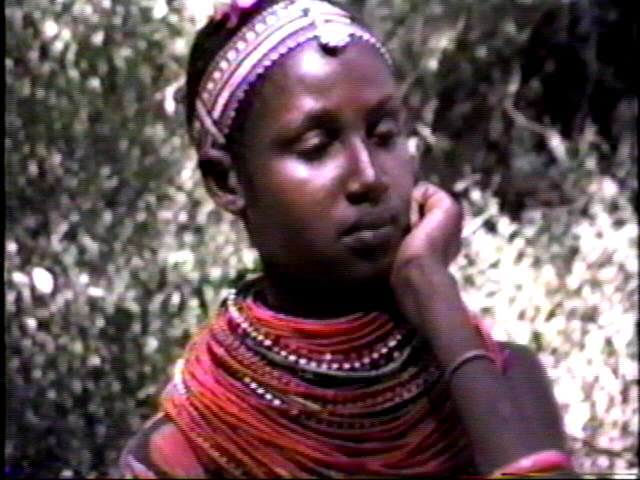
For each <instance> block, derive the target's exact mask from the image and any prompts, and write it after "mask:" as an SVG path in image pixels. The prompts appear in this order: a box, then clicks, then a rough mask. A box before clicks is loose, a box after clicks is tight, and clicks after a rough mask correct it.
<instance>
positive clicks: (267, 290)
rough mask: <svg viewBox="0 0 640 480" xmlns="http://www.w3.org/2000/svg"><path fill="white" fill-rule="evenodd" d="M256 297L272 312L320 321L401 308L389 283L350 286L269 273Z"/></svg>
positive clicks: (390, 311) (380, 282)
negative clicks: (398, 306)
mask: <svg viewBox="0 0 640 480" xmlns="http://www.w3.org/2000/svg"><path fill="white" fill-rule="evenodd" d="M256 294H257V295H258V299H259V300H260V301H261V302H263V303H264V304H265V306H266V307H268V308H270V309H271V310H274V311H276V312H280V313H283V314H286V315H291V316H297V317H303V318H313V319H318V320H320V319H330V318H337V317H342V316H345V315H350V314H353V313H359V312H387V313H390V314H392V313H394V312H395V311H396V308H397V307H396V304H395V299H394V297H393V292H392V290H391V288H390V286H389V283H388V282H386V281H375V282H370V283H368V284H362V285H358V286H348V287H347V286H341V285H335V284H331V283H328V282H313V281H308V280H300V279H293V278H286V277H283V276H278V275H268V274H267V275H265V276H264V277H263V279H262V282H261V283H260V286H259V287H258V290H257V292H256Z"/></svg>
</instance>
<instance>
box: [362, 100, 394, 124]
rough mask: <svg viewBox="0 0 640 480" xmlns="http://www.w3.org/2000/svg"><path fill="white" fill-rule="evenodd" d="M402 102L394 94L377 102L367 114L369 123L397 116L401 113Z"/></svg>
mask: <svg viewBox="0 0 640 480" xmlns="http://www.w3.org/2000/svg"><path fill="white" fill-rule="evenodd" d="M400 110H401V106H400V101H399V100H398V98H397V97H396V95H394V94H388V95H385V96H384V97H382V98H381V99H380V100H379V101H377V102H376V103H375V104H374V105H373V106H372V107H371V108H369V110H368V111H367V113H366V121H367V123H371V122H373V121H376V120H379V119H380V118H381V117H384V116H386V115H396V114H398V113H399V112H400Z"/></svg>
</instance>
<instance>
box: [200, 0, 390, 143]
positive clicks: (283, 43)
mask: <svg viewBox="0 0 640 480" xmlns="http://www.w3.org/2000/svg"><path fill="white" fill-rule="evenodd" d="M353 38H357V39H360V40H363V41H365V42H367V43H369V44H371V45H373V46H374V47H375V48H376V49H377V50H378V51H379V52H380V53H381V54H382V56H383V57H384V59H385V61H386V62H387V63H388V64H389V65H390V66H391V65H392V61H391V57H390V55H389V53H388V52H387V50H386V49H385V48H384V46H383V45H382V44H381V43H380V41H379V40H378V39H376V38H375V37H374V36H373V34H372V33H370V32H369V31H368V30H366V29H365V28H364V27H362V26H360V25H358V24H356V23H355V22H353V20H352V19H351V17H350V15H349V14H348V13H347V12H345V11H343V10H341V9H339V8H337V7H335V6H333V5H331V4H329V3H327V2H324V1H321V0H284V1H282V2H279V3H277V4H275V5H273V6H271V7H269V8H267V9H266V10H265V11H263V12H261V13H260V14H259V15H257V16H256V18H254V19H253V20H252V21H250V22H249V23H248V24H247V25H246V26H245V27H243V28H242V29H241V30H240V31H239V32H238V33H237V34H236V35H235V36H234V37H233V38H232V39H231V40H230V41H229V43H228V44H227V45H226V46H225V48H223V49H222V51H220V52H219V53H218V55H216V57H215V58H214V60H213V62H211V65H210V66H209V68H208V70H207V72H206V73H205V75H204V77H203V79H202V82H201V83H200V88H199V90H198V96H197V98H196V102H195V107H196V108H195V116H194V122H193V126H192V131H191V135H192V139H193V141H194V143H196V145H198V147H199V148H200V149H201V148H203V147H204V146H210V145H213V144H215V145H218V146H223V145H224V144H225V137H226V136H227V135H228V133H229V130H230V129H231V124H232V122H233V119H234V116H235V114H236V110H237V109H238V106H239V105H240V102H241V101H242V99H243V98H244V97H245V95H246V93H247V91H248V89H249V87H250V86H251V84H252V83H253V82H255V80H256V79H257V78H258V77H259V76H260V75H261V74H262V73H264V72H265V71H266V70H267V69H268V68H269V67H271V66H272V65H273V64H274V63H275V62H276V61H277V60H278V59H279V58H281V57H282V56H284V55H285V54H287V53H288V52H290V51H291V50H293V49H294V48H296V47H297V46H299V45H301V44H303V43H304V42H306V41H308V40H312V39H317V40H318V42H319V43H320V45H321V46H322V47H323V48H325V49H327V50H334V51H335V50H339V49H340V48H343V47H344V46H346V45H347V44H348V43H349V42H350V41H351V40H352V39H353Z"/></svg>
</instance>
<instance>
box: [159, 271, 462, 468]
mask: <svg viewBox="0 0 640 480" xmlns="http://www.w3.org/2000/svg"><path fill="white" fill-rule="evenodd" d="M257 283H258V281H257V280H254V281H250V282H247V283H245V284H244V285H243V286H242V287H241V288H240V289H239V290H238V291H237V292H236V293H234V294H232V295H230V296H229V297H228V298H227V299H226V300H225V301H224V302H223V303H222V305H221V308H220V310H219V312H218V314H217V316H216V318H215V319H214V321H212V322H211V323H210V324H209V325H208V326H207V327H206V328H205V329H204V330H203V332H202V333H201V334H200V335H198V336H197V337H196V338H195V339H194V340H193V341H192V342H191V343H190V344H189V346H188V347H187V352H186V354H185V357H184V359H183V360H181V361H180V362H178V364H177V365H176V369H175V375H174V384H175V389H174V390H175V391H177V393H176V394H173V395H167V396H165V397H164V398H163V399H162V406H163V409H164V411H165V413H166V414H167V415H168V417H169V418H170V419H171V420H172V421H173V422H174V423H175V424H176V425H177V426H178V428H179V429H180V430H181V432H182V433H183V434H184V435H185V437H186V438H187V439H188V440H189V442H190V443H191V445H192V446H193V448H194V451H195V452H196V455H197V456H198V458H199V460H200V461H201V462H202V464H203V466H205V467H206V469H207V470H208V471H210V472H211V473H212V474H218V475H219V474H223V475H225V476H231V477H236V478H240V477H253V478H268V477H285V478H291V477H304V478H310V477H313V478H317V477H341V478H344V477H359V476H360V477H375V476H378V477H397V476H423V475H435V474H452V473H456V472H458V473H464V472H467V473H468V472H469V470H468V467H469V466H470V465H471V464H472V460H471V456H470V451H469V448H468V442H467V440H466V436H465V434H464V431H463V428H462V426H461V424H460V422H459V420H458V418H457V416H456V412H455V409H454V407H453V404H452V402H451V400H450V398H449V393H448V389H447V387H446V385H445V384H444V382H442V372H441V370H440V368H439V367H438V366H437V362H436V361H435V359H434V358H433V357H431V356H430V355H429V353H428V349H427V348H426V347H425V344H424V343H423V342H422V341H420V340H419V339H418V338H419V337H418V335H417V334H416V332H415V331H414V330H413V329H412V328H411V327H410V326H409V325H407V324H405V323H403V322H402V321H400V320H397V319H392V318H390V317H389V316H388V315H386V314H383V313H369V314H355V315H349V316H346V317H342V318H338V319H333V320H326V321H324V320H322V321H320V320H310V319H302V318H297V317H291V316H286V315H282V314H279V313H275V312H273V311H271V310H269V309H267V308H266V307H264V306H263V305H261V304H260V303H259V302H258V301H256V300H255V296H254V292H255V286H256V285H257Z"/></svg>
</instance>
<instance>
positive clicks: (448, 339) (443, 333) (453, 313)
mask: <svg viewBox="0 0 640 480" xmlns="http://www.w3.org/2000/svg"><path fill="white" fill-rule="evenodd" d="M401 282H402V283H400V282H398V283H400V284H397V285H396V287H395V291H396V292H399V294H398V293H397V294H396V296H397V297H398V304H399V306H400V308H401V310H402V311H403V313H404V315H405V316H406V317H407V319H408V320H409V321H410V322H411V323H412V324H413V325H414V326H415V327H416V328H417V329H418V331H419V332H420V333H422V335H423V336H424V337H426V338H427V339H428V340H429V343H430V345H431V347H432V349H433V350H434V353H435V354H436V356H437V357H438V359H439V360H440V363H441V365H442V366H443V367H444V368H449V367H450V366H452V364H453V362H455V361H456V360H457V359H458V358H459V357H460V356H461V355H463V354H464V353H465V352H468V351H471V350H478V349H483V348H484V347H485V345H484V342H483V340H482V336H481V335H480V334H479V331H478V329H477V328H476V326H475V325H473V323H472V322H470V319H469V315H468V310H467V307H466V306H465V304H464V302H463V300H462V297H461V295H460V291H459V289H458V285H457V281H456V279H455V277H454V276H453V275H452V274H451V273H450V272H449V271H448V270H446V269H444V268H442V267H433V268H423V269H421V270H417V271H414V272H410V273H408V274H407V275H405V277H404V278H403V279H402V280H401Z"/></svg>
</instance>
